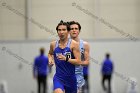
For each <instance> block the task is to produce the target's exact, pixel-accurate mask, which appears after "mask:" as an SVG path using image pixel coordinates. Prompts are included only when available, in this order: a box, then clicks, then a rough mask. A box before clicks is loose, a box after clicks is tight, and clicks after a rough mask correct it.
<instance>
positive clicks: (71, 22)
mask: <svg viewBox="0 0 140 93" xmlns="http://www.w3.org/2000/svg"><path fill="white" fill-rule="evenodd" d="M68 23H69V25H73V24H76V25H78V28H79V31H80V30H81V25H80V24H79V23H78V22H75V21H70V22H68Z"/></svg>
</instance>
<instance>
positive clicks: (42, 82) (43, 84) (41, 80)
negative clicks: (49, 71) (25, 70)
mask: <svg viewBox="0 0 140 93" xmlns="http://www.w3.org/2000/svg"><path fill="white" fill-rule="evenodd" d="M37 83H38V93H46V90H47V77H46V76H38V82H37ZM41 91H42V92H41Z"/></svg>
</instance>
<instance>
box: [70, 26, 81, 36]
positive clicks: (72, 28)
mask: <svg viewBox="0 0 140 93" xmlns="http://www.w3.org/2000/svg"><path fill="white" fill-rule="evenodd" d="M79 32H80V31H79V27H78V25H77V24H73V25H70V36H71V38H76V37H78V35H79Z"/></svg>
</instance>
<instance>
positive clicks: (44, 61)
mask: <svg viewBox="0 0 140 93" xmlns="http://www.w3.org/2000/svg"><path fill="white" fill-rule="evenodd" d="M44 53H45V49H44V48H40V55H39V56H37V57H36V58H35V61H34V65H33V76H34V78H35V79H36V80H37V84H38V93H47V92H46V90H47V72H48V71H47V69H48V57H47V56H45V55H44ZM41 89H43V92H41V91H42V90H41Z"/></svg>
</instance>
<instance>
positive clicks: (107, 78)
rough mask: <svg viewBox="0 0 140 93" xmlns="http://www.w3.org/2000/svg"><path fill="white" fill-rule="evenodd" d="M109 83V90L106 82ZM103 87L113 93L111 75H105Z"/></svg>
mask: <svg viewBox="0 0 140 93" xmlns="http://www.w3.org/2000/svg"><path fill="white" fill-rule="evenodd" d="M106 80H107V81H108V89H107V88H106V86H105V81H106ZM102 87H103V89H104V90H105V91H106V90H107V91H108V93H111V75H103V78H102Z"/></svg>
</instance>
